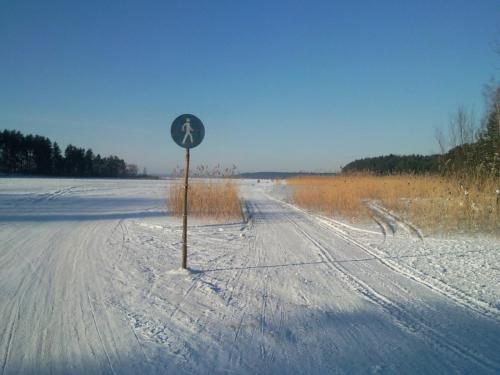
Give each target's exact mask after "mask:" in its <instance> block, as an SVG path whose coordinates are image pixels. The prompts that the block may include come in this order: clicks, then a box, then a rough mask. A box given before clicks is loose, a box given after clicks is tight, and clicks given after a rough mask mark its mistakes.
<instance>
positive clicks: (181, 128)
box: [170, 114, 205, 148]
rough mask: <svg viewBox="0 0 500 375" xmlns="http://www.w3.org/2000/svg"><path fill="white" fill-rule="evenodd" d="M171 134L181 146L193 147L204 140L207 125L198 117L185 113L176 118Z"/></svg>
mask: <svg viewBox="0 0 500 375" xmlns="http://www.w3.org/2000/svg"><path fill="white" fill-rule="evenodd" d="M170 134H172V138H173V139H174V141H175V143H177V144H178V145H179V146H181V147H184V148H193V147H196V146H198V145H199V144H200V143H201V141H203V138H204V137H205V127H204V126H203V123H202V122H201V120H200V119H199V118H198V117H196V116H193V115H190V114H185V115H180V116H179V117H177V118H176V119H175V120H174V122H173V123H172V127H171V128H170Z"/></svg>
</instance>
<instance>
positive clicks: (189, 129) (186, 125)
mask: <svg viewBox="0 0 500 375" xmlns="http://www.w3.org/2000/svg"><path fill="white" fill-rule="evenodd" d="M182 131H183V132H184V133H185V134H184V139H183V140H182V144H183V145H184V144H186V141H187V139H188V137H189V138H190V139H191V143H193V142H194V141H193V128H192V127H191V119H190V118H189V117H188V118H186V122H185V123H184V124H182Z"/></svg>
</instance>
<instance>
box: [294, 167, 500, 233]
mask: <svg viewBox="0 0 500 375" xmlns="http://www.w3.org/2000/svg"><path fill="white" fill-rule="evenodd" d="M287 183H288V185H289V186H290V187H291V188H292V200H293V201H294V203H296V204H297V205H299V206H301V207H304V208H307V209H311V210H314V211H317V212H321V213H323V214H327V215H337V216H341V217H345V218H363V217H365V218H367V217H368V216H369V215H370V211H369V210H368V209H367V207H366V203H367V202H369V201H376V202H379V203H381V204H382V205H383V206H384V207H386V208H388V209H389V210H392V211H393V212H395V213H397V214H398V215H399V216H401V217H403V218H404V219H406V220H409V221H411V222H412V223H413V224H415V225H417V226H418V227H419V228H421V229H422V230H424V231H425V232H427V233H436V232H445V233H447V232H456V231H474V232H490V233H495V234H500V202H499V191H498V189H499V179H498V178H494V177H492V178H490V179H488V180H486V181H485V180H484V179H482V180H481V181H479V180H475V179H474V178H469V179H462V180H461V181H460V180H457V179H453V178H445V177H440V176H417V175H395V176H374V175H368V174H358V175H339V176H334V177H297V178H292V179H289V180H288V182H287Z"/></svg>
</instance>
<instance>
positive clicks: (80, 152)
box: [0, 129, 138, 177]
mask: <svg viewBox="0 0 500 375" xmlns="http://www.w3.org/2000/svg"><path fill="white" fill-rule="evenodd" d="M0 173H4V174H18V175H37V176H61V177H138V168H137V166H136V165H135V164H127V163H126V162H125V161H124V160H123V159H120V158H118V157H117V156H114V155H111V156H106V157H101V155H99V154H97V155H96V154H94V152H93V151H92V149H90V148H89V149H85V148H80V147H76V146H74V145H71V144H70V145H68V146H67V147H66V149H65V150H64V153H63V152H62V151H61V149H60V147H59V145H58V144H57V142H52V141H51V140H50V139H49V138H47V137H43V136H40V135H32V134H28V135H24V134H22V133H21V132H19V131H17V130H7V129H5V130H3V131H2V132H0Z"/></svg>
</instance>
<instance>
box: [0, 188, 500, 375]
mask: <svg viewBox="0 0 500 375" xmlns="http://www.w3.org/2000/svg"><path fill="white" fill-rule="evenodd" d="M168 183H169V182H168V181H136V180H130V181H127V180H72V179H5V178H3V179H0V374H1V375H3V374H42V375H45V374H184V373H185V374H192V373H194V374H231V373H235V374H330V373H334V374H336V373H348V374H352V373H394V374H401V373H423V374H428V373H468V374H477V373H492V374H493V373H498V372H500V355H499V353H500V290H499V288H500V287H499V285H500V254H499V253H500V250H499V248H500V246H499V244H498V241H497V240H496V239H494V238H487V237H478V238H467V237H463V236H462V237H455V238H448V239H440V238H424V239H421V238H419V237H418V235H417V233H416V232H415V231H412V230H410V229H409V228H408V227H407V226H405V225H404V223H398V222H397V221H396V220H393V218H392V219H391V218H390V217H389V218H388V220H387V223H389V224H391V225H389V224H387V223H386V224H384V223H382V224H381V225H376V224H373V225H359V224H358V225H355V224H352V223H349V222H344V221H339V220H338V219H332V218H325V217H320V216H317V215H312V214H310V213H307V212H304V211H302V210H300V209H297V208H295V207H293V206H291V205H289V204H287V203H285V202H283V194H282V193H283V191H280V189H284V187H278V188H276V187H274V185H272V184H271V183H256V182H255V181H243V182H242V185H241V193H242V198H243V200H244V205H245V207H246V210H247V216H248V220H247V221H245V222H237V223H230V224H224V225H214V224H211V223H205V222H196V221H191V222H190V229H189V234H190V249H189V260H188V261H189V266H190V268H191V271H190V272H182V271H179V270H178V268H179V264H180V238H181V226H180V224H181V223H180V220H179V219H178V218H173V217H169V216H168V213H167V212H166V211H165V198H166V192H167V190H168V189H167V188H168ZM391 220H393V221H394V222H391Z"/></svg>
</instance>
